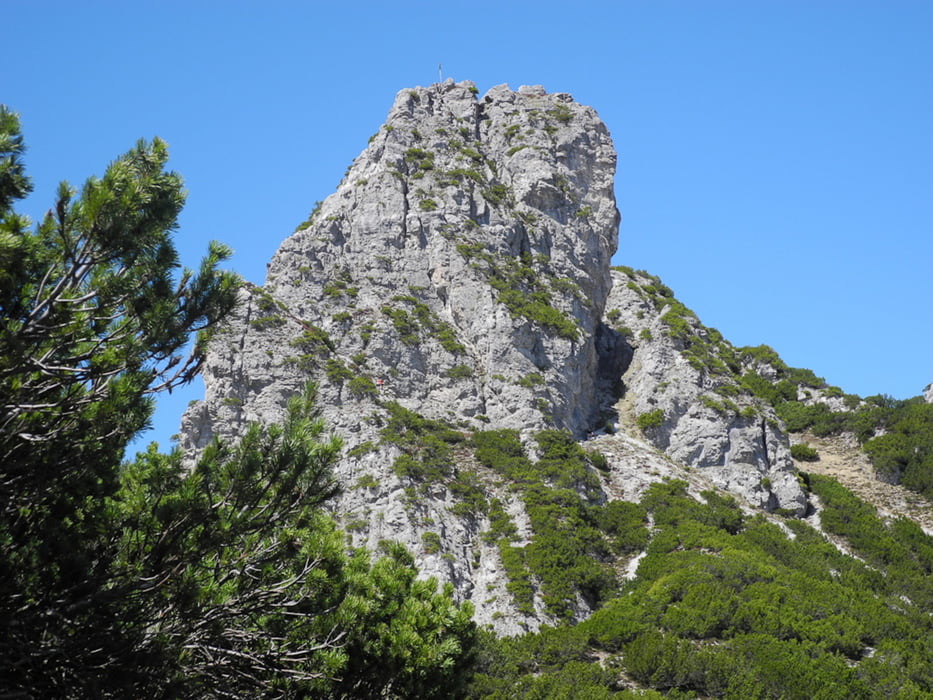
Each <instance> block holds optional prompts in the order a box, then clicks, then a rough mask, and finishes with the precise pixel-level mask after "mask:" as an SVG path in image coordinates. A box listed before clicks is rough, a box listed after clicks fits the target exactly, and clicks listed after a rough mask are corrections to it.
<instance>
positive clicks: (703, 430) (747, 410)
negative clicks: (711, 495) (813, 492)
mask: <svg viewBox="0 0 933 700" xmlns="http://www.w3.org/2000/svg"><path fill="white" fill-rule="evenodd" d="M612 279H613V287H612V292H611V293H610V295H609V300H608V303H607V306H606V310H607V319H609V320H610V322H611V323H612V324H613V325H614V326H615V327H616V328H617V329H620V331H621V333H622V334H623V335H625V336H626V338H627V342H628V343H629V344H630V345H631V346H632V347H633V352H632V354H633V359H632V362H631V363H630V364H629V366H628V369H627V371H626V372H625V374H624V376H623V378H622V381H623V390H624V392H625V398H624V399H623V401H622V402H621V404H620V406H619V409H620V412H621V413H622V414H623V415H621V416H620V418H621V420H622V423H623V426H626V427H628V429H630V430H642V431H643V432H644V433H645V435H646V436H647V437H649V439H651V441H652V443H653V444H655V445H657V446H658V447H659V448H661V449H663V450H664V451H665V453H666V454H668V455H670V456H671V457H672V458H673V459H675V460H677V461H678V462H680V463H682V464H685V465H689V466H691V467H696V468H699V469H702V470H703V473H704V474H705V476H706V478H708V479H709V480H710V481H712V482H713V483H714V484H716V486H718V487H720V488H723V489H726V490H728V491H730V492H732V493H734V494H737V495H740V496H742V497H743V498H744V499H745V500H746V501H748V502H750V503H752V504H754V505H756V506H758V507H760V508H763V509H766V510H774V509H777V508H782V509H786V510H789V511H793V512H794V513H795V514H796V515H798V516H799V515H803V513H804V511H805V509H806V504H807V502H806V497H805V495H804V493H803V491H802V489H801V487H800V485H799V484H798V482H797V479H796V476H795V474H794V469H793V461H792V459H791V456H790V443H789V441H788V438H787V436H786V435H785V433H784V432H783V431H782V430H780V428H779V421H778V420H777V416H776V415H775V414H774V411H773V409H772V408H771V407H770V406H769V405H767V404H766V403H765V402H763V401H761V400H758V399H756V398H755V397H753V396H752V395H751V394H750V393H749V392H748V391H747V390H745V389H744V388H742V387H741V386H740V384H739V383H738V381H737V379H738V375H739V374H741V372H742V371H744V370H745V369H747V368H743V367H742V366H741V365H740V362H741V360H740V357H739V356H738V355H737V354H736V353H735V351H734V349H733V348H732V346H731V345H730V344H729V343H728V342H727V341H726V340H725V339H723V338H722V336H721V335H720V334H719V333H718V332H717V331H715V330H714V329H708V328H705V327H704V326H703V325H702V324H701V323H700V322H699V320H698V319H697V318H696V316H695V315H694V314H693V313H692V312H691V311H690V310H689V309H687V308H685V307H684V306H683V305H682V304H680V303H679V302H678V301H677V300H676V299H674V298H673V296H672V295H671V293H670V290H669V289H668V288H666V287H665V286H664V285H663V284H662V283H661V282H660V280H658V279H657V278H656V277H653V276H651V275H648V274H646V273H638V272H634V271H631V270H627V269H624V268H617V269H614V270H613V271H612ZM759 369H760V368H759Z"/></svg>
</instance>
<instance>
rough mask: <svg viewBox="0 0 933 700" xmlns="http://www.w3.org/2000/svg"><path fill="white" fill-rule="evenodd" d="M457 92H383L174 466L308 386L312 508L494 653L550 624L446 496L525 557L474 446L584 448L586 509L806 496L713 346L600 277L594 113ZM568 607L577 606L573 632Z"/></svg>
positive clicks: (225, 355) (649, 298) (245, 319)
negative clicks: (312, 413) (468, 616)
mask: <svg viewBox="0 0 933 700" xmlns="http://www.w3.org/2000/svg"><path fill="white" fill-rule="evenodd" d="M476 93H477V91H476V89H475V87H474V86H473V84H472V83H470V82H462V83H454V82H453V81H450V80H448V81H447V82H445V83H443V84H438V85H432V86H430V87H426V88H422V87H418V88H414V89H411V90H403V91H401V92H399V93H398V95H397V96H396V98H395V102H394V104H393V105H392V108H391V110H390V111H389V115H388V119H387V121H386V123H385V125H384V126H382V127H381V128H380V129H379V131H378V132H377V133H376V134H375V135H373V137H372V138H371V139H370V143H369V145H368V147H367V148H366V149H365V150H364V151H363V152H362V153H361V154H360V155H359V156H358V157H357V158H356V160H355V161H354V162H353V163H352V164H351V166H350V167H349V169H348V170H347V173H346V175H345V177H344V179H343V181H342V182H341V183H340V185H339V186H338V187H337V190H336V192H334V193H333V194H332V195H330V196H329V197H327V199H325V200H324V201H323V202H322V203H320V205H319V206H318V207H317V208H316V209H315V211H314V212H313V213H312V215H311V216H310V217H309V219H308V221H306V222H304V223H303V224H302V225H300V226H299V227H298V229H297V230H296V231H295V232H294V233H293V234H292V235H290V236H289V237H288V238H286V239H285V241H284V242H283V243H282V244H281V246H280V248H279V250H278V251H277V252H276V254H275V256H274V257H273V259H272V260H271V262H270V263H269V266H268V271H267V277H266V280H265V283H264V284H263V285H262V286H261V287H256V286H252V285H247V286H246V287H245V288H244V289H243V291H242V304H241V305H240V307H239V308H238V310H237V311H236V313H235V314H234V316H233V317H232V318H230V319H229V321H228V322H227V323H226V325H225V326H224V327H223V328H221V329H219V330H218V331H217V332H216V333H215V335H214V336H213V338H212V340H211V343H210V346H209V350H208V353H207V358H206V362H205V365H204V371H203V378H204V383H205V397H204V400H203V401H201V402H198V403H196V404H194V405H192V406H191V407H190V408H189V410H188V411H187V412H186V414H185V416H184V418H183V421H182V429H181V432H180V435H181V437H180V447H181V448H182V449H183V450H186V451H188V452H189V453H194V452H195V451H197V450H198V449H200V448H203V447H204V446H205V445H206V444H207V443H208V442H209V441H210V440H211V439H213V438H214V437H222V438H235V437H236V436H237V435H239V434H240V433H241V432H242V430H243V429H244V427H245V426H246V425H247V424H248V423H249V422H252V421H260V422H263V423H271V422H275V421H277V420H279V419H280V418H281V417H282V415H283V413H284V408H285V405H286V402H287V400H288V398H289V397H290V396H292V395H294V394H295V393H297V392H299V391H301V390H302V387H304V386H305V384H306V383H307V382H308V381H314V382H315V383H316V384H317V385H318V403H319V405H320V407H321V409H322V412H323V414H324V418H325V419H326V420H327V421H328V423H329V425H330V426H332V428H333V430H334V431H335V432H336V433H337V434H338V435H340V436H341V437H342V439H343V440H344V445H345V449H344V455H343V458H342V459H341V461H340V462H339V464H338V465H337V467H336V470H337V476H338V478H339V479H340V481H341V483H342V484H343V492H342V494H341V495H340V496H339V497H338V498H337V499H336V500H335V502H334V503H333V508H334V512H335V515H336V516H337V517H338V518H339V520H340V521H341V523H342V524H343V526H344V528H345V529H346V530H347V532H348V533H349V534H350V536H351V539H352V542H353V544H354V545H365V546H368V547H371V548H374V547H376V546H377V544H378V543H379V541H381V540H385V539H391V540H397V541H400V542H402V543H404V544H405V545H406V546H408V548H409V549H410V551H412V552H413V553H414V554H415V556H416V561H417V564H418V566H419V568H420V570H421V572H422V574H424V575H433V576H437V577H438V578H439V579H441V580H445V581H450V582H452V583H453V584H454V586H455V590H456V592H457V596H458V597H459V598H460V599H461V600H470V601H472V602H473V604H474V605H475V607H476V610H477V613H476V619H477V621H478V622H479V623H480V624H488V625H491V626H492V627H493V628H494V629H496V631H497V632H499V633H504V634H509V633H518V632H522V631H525V630H528V629H534V628H536V627H537V626H538V625H539V624H541V623H544V622H549V621H552V618H550V617H549V615H548V614H547V611H546V606H545V605H544V603H543V602H542V600H543V599H542V596H541V594H540V591H539V592H538V593H536V594H535V598H534V600H533V602H532V603H531V607H530V609H529V606H528V605H525V606H524V609H523V611H522V612H521V613H520V614H519V613H517V612H516V606H515V603H514V600H513V596H512V595H511V593H510V590H509V587H508V584H509V576H508V573H507V571H506V567H505V566H504V564H503V561H502V557H501V551H502V550H501V548H500V547H499V546H497V544H496V543H495V542H494V541H493V540H491V539H490V538H488V537H484V533H486V532H488V531H489V529H490V527H491V516H490V514H489V513H487V512H485V511H484V510H483V509H482V508H477V507H476V506H475V505H474V506H471V505H470V498H469V495H466V496H465V495H464V494H465V493H466V494H469V493H479V494H481V496H482V498H481V499H480V500H481V501H482V503H487V504H488V503H493V502H495V503H497V504H500V505H501V513H502V517H508V518H509V519H510V522H511V523H512V525H513V526H514V534H513V535H512V538H513V539H512V540H510V541H509V545H508V546H509V547H511V548H513V549H514V550H515V551H518V550H520V549H521V548H522V547H524V546H526V545H527V544H528V543H529V542H530V541H531V539H532V537H533V535H534V533H533V532H532V526H531V523H530V518H529V514H528V512H527V509H526V504H525V503H524V502H523V500H522V497H521V496H520V494H519V493H518V492H517V491H516V490H515V489H514V488H511V487H510V484H508V483H507V482H506V481H504V480H503V479H502V478H501V475H497V474H494V473H491V472H489V469H488V467H486V466H484V465H483V464H480V463H479V462H478V461H477V460H476V459H475V455H474V454H473V453H472V452H471V451H470V450H469V449H468V448H466V447H465V445H466V443H467V439H468V437H469V435H470V434H471V433H472V432H474V431H478V430H487V429H512V430H516V431H520V432H521V434H522V436H523V439H524V441H525V443H526V446H528V447H529V452H530V453H533V452H534V445H533V441H532V440H531V439H530V436H531V435H532V434H533V433H534V432H535V431H537V430H541V429H545V428H549V429H558V430H563V431H567V432H568V433H569V434H571V435H572V436H574V437H576V438H578V439H582V438H584V437H589V438H591V439H590V440H588V442H587V449H589V450H591V451H596V452H599V453H601V454H603V455H604V459H605V466H606V469H608V471H606V472H603V473H600V474H599V475H597V476H598V479H597V481H598V484H599V485H598V486H597V487H594V488H591V489H589V490H588V491H587V492H586V494H584V495H585V498H586V499H589V500H590V501H591V502H593V503H599V502H605V501H606V500H609V499H614V498H629V499H637V498H638V496H639V495H640V494H641V493H642V492H643V491H644V489H645V488H647V486H648V484H650V483H652V482H653V481H657V480H659V479H662V478H665V477H667V476H672V475H673V476H678V475H679V476H688V477H690V479H689V480H690V482H691V484H692V485H694V486H696V488H700V485H703V484H712V485H718V486H721V487H722V488H725V489H728V490H730V491H731V492H733V493H736V494H738V495H739V496H741V497H742V498H744V499H746V500H747V501H748V502H749V503H751V504H752V505H754V506H758V507H763V508H766V509H775V508H786V509H789V510H792V511H794V512H798V513H802V512H803V510H804V506H805V500H804V497H803V493H802V491H801V490H800V487H799V485H798V484H797V481H796V479H795V477H794V474H793V472H792V464H791V461H790V457H789V454H788V447H787V440H786V438H785V437H784V436H783V435H782V434H781V433H780V431H779V430H778V429H777V428H776V425H777V422H776V421H775V420H774V417H773V414H772V413H771V412H770V409H769V408H767V407H765V406H763V405H761V404H760V402H758V403H756V402H755V401H753V400H752V399H751V398H749V397H748V396H745V395H744V394H742V393H741V392H740V391H738V390H737V389H735V388H734V387H733V388H724V387H730V386H732V384H734V382H732V383H731V384H730V382H729V381H727V380H725V379H723V378H722V377H721V376H719V375H717V374H716V373H715V372H710V371H709V370H708V368H706V367H702V366H700V365H698V364H697V361H695V359H694V360H691V357H692V355H691V353H690V352H687V351H688V350H690V347H693V348H694V351H695V350H696V348H698V347H700V346H701V345H702V343H698V341H697V339H699V338H702V337H703V336H704V334H706V335H707V336H709V333H710V331H708V330H706V329H703V328H702V327H701V326H700V325H699V324H698V322H696V323H695V322H694V321H693V320H691V319H690V318H687V319H686V320H685V321H684V322H683V323H684V324H686V326H685V327H684V326H683V325H682V324H681V325H677V324H675V326H676V330H677V332H675V333H671V332H670V331H671V328H672V322H673V320H674V318H673V316H671V315H670V313H671V311H672V310H676V309H675V307H674V306H673V303H674V302H673V300H672V299H669V300H668V301H666V302H665V301H664V299H666V298H667V297H665V294H663V293H660V292H657V291H646V290H649V288H651V289H655V290H657V289H658V288H656V287H652V285H653V284H654V283H653V281H652V280H651V279H649V278H647V277H644V278H643V277H639V276H637V275H633V276H627V275H626V274H623V273H620V272H618V271H611V270H610V258H611V257H612V255H613V253H614V252H615V249H616V243H617V234H618V223H619V214H618V211H617V209H616V204H615V199H614V194H613V176H614V171H615V165H616V155H615V151H614V150H613V146H612V142H611V140H610V137H609V133H608V130H607V129H606V127H605V125H604V124H603V123H602V122H601V121H600V119H599V118H598V116H597V115H596V113H595V112H594V111H593V110H592V109H590V108H589V107H585V106H582V105H579V104H577V103H575V102H574V101H573V100H572V98H571V97H570V96H569V95H566V94H560V93H558V94H547V93H546V92H545V91H544V90H543V88H540V87H539V86H530V87H528V86H525V87H522V88H520V89H519V90H518V91H517V92H513V91H511V90H510V89H509V88H508V87H507V86H504V85H503V86H498V87H494V88H492V89H491V90H489V92H488V93H487V94H486V95H484V96H483V97H481V98H479V97H477V94H476ZM668 291H669V290H668ZM659 298H660V300H661V301H660V302H658V299H659ZM666 306H668V307H670V308H666ZM604 319H606V321H605V322H604ZM624 327H627V328H624ZM688 336H689V337H688ZM723 392H725V393H723ZM623 393H624V398H623V399H622V401H621V403H618V404H617V403H616V399H618V397H619V396H620V395H622V394H623ZM727 402H728V403H727ZM733 407H734V410H733ZM616 414H618V420H616V419H615V418H614V416H616ZM644 416H648V418H647V419H646V418H644ZM607 421H608V422H609V423H610V424H612V425H615V426H617V427H621V428H622V429H623V430H622V432H620V433H618V434H610V431H607V430H604V426H605V425H606V423H607ZM652 421H653V422H652ZM432 431H433V432H432ZM625 432H631V435H626V434H625ZM642 434H644V435H645V436H646V437H647V438H649V439H650V440H651V442H652V444H653V445H654V446H655V447H651V446H649V445H648V444H647V443H645V442H644V441H643V440H642V439H641V436H642ZM438 436H440V437H438ZM418 440H421V443H420V445H421V446H418V445H416V443H417V441H418ZM461 440H462V442H461ZM424 445H428V447H427V448H424V447H423V446H424ZM658 449H659V450H661V451H662V452H663V453H662V452H659V451H658ZM665 453H666V454H665ZM685 467H688V468H690V469H692V470H695V473H693V472H689V471H688V470H687V469H685ZM587 468H590V467H587ZM591 471H592V470H591ZM691 474H693V476H691ZM593 483H596V482H593ZM471 489H472V490H473V491H470V490H471ZM581 497H583V496H581ZM589 611H590V602H589V601H588V600H587V599H586V596H583V595H581V596H579V600H577V601H576V603H575V606H574V612H573V615H574V616H575V617H576V618H578V619H579V618H582V617H584V616H585V615H587V614H588V612H589Z"/></svg>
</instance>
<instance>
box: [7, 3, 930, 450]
mask: <svg viewBox="0 0 933 700" xmlns="http://www.w3.org/2000/svg"><path fill="white" fill-rule="evenodd" d="M2 8H3V19H4V26H5V28H6V32H4V45H5V47H6V48H5V55H6V60H5V62H4V63H5V66H6V67H5V68H4V69H3V71H2V73H0V101H2V102H4V103H6V104H8V105H9V106H10V107H12V108H13V109H14V110H16V111H18V112H20V114H21V117H22V122H23V127H24V132H25V136H26V139H27V142H28V145H29V151H28V153H27V160H26V162H27V166H28V168H29V171H30V173H31V175H32V176H33V179H34V183H35V185H36V189H35V193H34V194H33V195H32V197H31V198H30V199H29V200H27V201H26V202H25V203H24V204H23V205H22V206H21V207H20V210H21V211H23V212H24V213H27V214H30V215H31V216H33V217H34V218H36V217H38V216H40V215H41V214H42V213H43V212H44V211H45V210H46V209H47V208H48V206H49V204H50V203H51V201H52V197H53V195H54V189H55V184H56V183H57V181H58V180H60V179H67V180H69V181H71V182H72V183H73V184H80V183H81V182H82V181H83V179H84V178H85V177H86V176H88V175H90V174H100V173H101V172H102V170H103V168H104V167H105V165H106V163H107V162H108V161H110V160H111V159H112V158H114V157H115V156H117V155H118V154H120V153H122V152H124V151H126V150H127V149H128V148H129V147H130V146H132V144H133V143H134V142H135V141H136V139H138V138H140V137H145V138H151V137H152V136H155V135H158V136H160V137H162V138H164V139H165V140H166V141H167V142H168V144H169V147H170V153H171V156H172V160H171V167H172V168H173V169H175V170H177V171H178V172H180V173H181V174H182V175H183V176H184V178H185V181H186V185H187V188H188V190H189V198H188V204H187V207H186V209H185V211H184V213H183V215H182V218H181V221H180V224H181V228H180V231H179V233H178V237H177V243H178V247H179V250H180V253H181V256H182V261H183V262H184V263H185V264H186V265H188V266H195V265H196V264H197V262H198V260H199V258H200V256H201V255H202V254H203V252H204V251H205V249H206V245H207V241H209V240H210V239H218V240H221V241H223V242H225V243H227V244H229V245H231V246H232V247H233V248H234V249H235V251H236V255H235V257H234V259H233V261H232V265H233V267H234V268H235V269H236V270H237V271H238V272H240V273H241V274H242V275H243V276H244V277H246V278H247V279H249V280H251V281H253V282H255V283H261V282H262V281H263V276H264V273H265V263H266V261H267V260H268V259H269V258H270V257H271V256H272V254H273V252H274V251H275V249H276V247H277V246H278V244H279V243H280V242H281V241H282V239H284V238H285V237H286V236H287V235H288V234H289V233H290V232H291V231H292V230H293V229H294V227H295V225H296V224H297V223H298V222H300V221H302V220H304V218H305V217H306V215H307V214H308V212H309V211H310V209H311V208H312V207H313V205H314V202H315V201H316V200H320V199H323V198H324V197H326V196H327V195H328V194H330V193H331V192H332V191H333V189H334V187H335V186H336V184H337V182H338V181H339V180H340V178H341V177H342V175H343V172H344V170H345V169H346V167H347V165H349V163H350V162H351V160H352V159H353V158H354V157H355V156H356V155H357V154H358V153H359V152H360V151H361V150H362V149H363V148H364V147H365V145H366V141H367V139H368V137H369V136H370V135H371V134H372V133H374V132H375V131H376V130H377V128H378V127H379V125H380V124H381V123H382V122H383V121H384V119H385V115H386V113H387V111H388V109H389V106H390V105H391V103H392V100H393V98H394V96H395V93H396V92H397V91H398V90H401V89H403V88H407V87H411V86H414V85H428V84H430V83H432V82H434V81H435V80H437V67H438V63H441V64H443V74H444V77H445V78H446V77H453V78H454V79H456V80H464V79H469V80H473V81H474V82H475V83H476V85H477V87H478V88H479V89H480V91H481V92H485V91H486V90H487V89H488V88H490V87H492V86H493V85H497V84H500V83H508V84H509V85H511V86H512V88H513V89H516V88H517V87H518V86H519V85H523V84H542V85H544V86H545V88H546V89H548V90H549V91H553V92H557V91H560V92H569V93H571V94H572V95H573V96H574V97H575V98H576V99H577V100H578V101H579V102H582V103H584V104H588V105H590V106H592V107H594V108H595V109H596V110H597V112H598V113H599V114H600V116H601V117H602V118H603V120H604V121H605V122H606V124H607V125H608V127H609V129H610V131H611V133H612V135H613V138H614V140H615V145H616V149H617V151H618V152H619V171H618V175H617V179H616V193H617V198H618V204H619V208H620V210H621V212H622V226H621V229H620V233H619V238H620V240H619V252H618V254H617V255H616V258H615V262H616V263H617V264H625V265H631V266H633V267H636V268H644V269H647V270H648V271H649V272H652V273H654V274H657V275H659V276H660V277H661V278H662V279H663V280H664V282H665V283H666V284H668V286H670V287H671V288H672V289H673V290H674V292H675V293H676V294H677V296H678V298H680V299H681V300H682V301H683V302H684V303H685V304H687V306H689V307H691V308H692V309H693V310H694V311H696V313H697V314H698V315H699V317H700V318H701V319H702V320H703V321H704V322H705V323H706V324H707V325H711V326H715V327H717V328H718V329H719V330H720V331H722V332H723V334H724V335H725V336H726V337H727V338H728V339H730V340H731V341H732V342H733V343H735V344H736V345H757V344H760V343H766V344H768V345H771V346H772V347H774V348H775V349H776V350H777V351H778V352H779V353H780V354H781V356H782V357H783V358H784V360H785V361H786V362H788V363H789V364H791V365H793V366H798V367H807V368H810V369H812V370H814V371H815V372H816V373H817V374H818V375H820V376H823V377H825V378H826V379H827V380H828V381H829V382H830V383H832V384H836V385H839V386H841V387H842V388H843V389H844V390H846V391H848V392H853V393H858V394H860V395H863V396H865V395H870V394H877V393H886V394H891V395H893V396H895V397H898V398H907V397H909V396H915V395H917V394H919V393H920V392H921V390H922V389H923V387H924V385H925V384H927V383H928V382H930V381H933V233H931V231H933V207H931V192H933V175H931V170H933V167H931V166H933V143H931V141H933V139H931V131H933V130H931V124H933V88H931V75H930V73H931V66H933V49H931V44H933V41H931V31H933V30H931V27H933V10H931V3H930V2H928V1H927V0H923V1H921V0H876V1H874V2H863V1H860V0H754V1H748V0H737V1H734V2H724V1H719V0H703V1H702V2H701V1H698V0H679V1H677V2H673V1H665V0H637V1H636V0H630V1H628V0H612V1H606V2H585V1H583V2H579V3H576V4H575V8H574V9H571V5H570V3H566V2H550V1H540V0H539V1H536V2H509V1H503V0H498V1H497V2H485V1H484V0H474V1H472V2H449V1H448V2H440V1H437V0H435V1H434V2H403V1H399V2H394V3H388V2H367V1H357V2H352V3H342V4H339V5H338V3H335V2H326V3H325V2H276V1H275V0H267V1H266V2H263V3H260V2H258V1H257V2H220V1H219V0H218V1H216V2H199V1H197V0H187V1H185V2H173V1H162V2H142V1H135V2H127V1H126V0H120V1H119V2H117V1H113V2H103V1H95V0H83V1H82V2H73V1H69V2H64V1H62V2H50V1H43V0H5V1H4V2H3V5H2ZM200 391H201V389H200V388H195V389H194V390H193V391H191V392H188V393H183V394H181V395H179V394H178V393H176V395H174V396H173V397H171V398H170V400H167V401H163V402H161V403H160V406H159V410H158V412H157V415H156V418H155V428H156V429H155V430H154V431H153V432H152V433H151V434H150V435H149V436H148V438H152V439H157V440H159V441H160V443H161V444H162V446H163V447H165V446H167V442H168V436H169V435H171V434H172V433H174V432H175V431H176V430H177V426H178V420H179V416H180V413H181V410H182V409H183V408H184V405H185V404H186V403H187V401H188V400H190V399H192V398H196V397H197V396H198V395H199V394H200Z"/></svg>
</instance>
